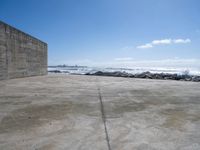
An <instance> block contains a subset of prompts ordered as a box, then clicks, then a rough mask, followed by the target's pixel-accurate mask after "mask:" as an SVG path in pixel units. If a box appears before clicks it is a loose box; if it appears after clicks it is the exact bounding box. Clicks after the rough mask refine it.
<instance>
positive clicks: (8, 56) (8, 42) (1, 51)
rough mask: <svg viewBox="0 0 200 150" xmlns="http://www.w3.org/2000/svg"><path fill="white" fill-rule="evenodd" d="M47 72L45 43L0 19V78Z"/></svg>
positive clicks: (36, 74)
mask: <svg viewBox="0 0 200 150" xmlns="http://www.w3.org/2000/svg"><path fill="white" fill-rule="evenodd" d="M46 74H47V44H46V43H44V42H42V41H40V40H38V39H36V38H34V37H32V36H30V35H28V34H26V33H24V32H22V31H20V30H18V29H16V28H14V27H12V26H10V25H8V24H6V23H4V22H2V21H0V80H3V79H11V78H20V77H28V76H38V75H46Z"/></svg>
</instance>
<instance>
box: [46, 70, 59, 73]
mask: <svg viewBox="0 0 200 150" xmlns="http://www.w3.org/2000/svg"><path fill="white" fill-rule="evenodd" d="M48 72H51V73H61V71H60V70H49V71H48Z"/></svg>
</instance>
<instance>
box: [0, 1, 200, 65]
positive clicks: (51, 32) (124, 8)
mask: <svg viewBox="0 0 200 150" xmlns="http://www.w3.org/2000/svg"><path fill="white" fill-rule="evenodd" d="M0 20H2V21H4V22H6V23H8V24H10V25H12V26H15V27H17V28H19V29H21V30H23V31H25V32H27V33H29V34H31V35H33V36H35V37H37V38H39V39H41V40H43V41H45V42H47V43H48V47H49V51H48V58H49V65H56V64H79V65H99V64H100V65H105V66H106V65H108V66H109V65H119V66H120V65H122V66H129V65H130V66H131V65H132V66H134V65H135V66H137V65H138V66H140V64H143V65H144V64H146V65H147V64H151V65H155V66H156V64H163V65H164V64H177V65H181V66H184V65H185V66H186V67H190V66H197V67H199V65H197V64H198V63H199V64H200V61H199V60H200V1H199V0H1V4H0ZM161 62H162V63H161ZM144 66H145V65H144ZM158 66H159V65H158ZM199 68H200V67H199Z"/></svg>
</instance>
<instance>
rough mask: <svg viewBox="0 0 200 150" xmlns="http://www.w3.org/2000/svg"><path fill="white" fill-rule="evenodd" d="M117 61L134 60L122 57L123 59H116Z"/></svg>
mask: <svg viewBox="0 0 200 150" xmlns="http://www.w3.org/2000/svg"><path fill="white" fill-rule="evenodd" d="M114 60H115V61H131V60H133V58H131V57H122V58H115V59H114Z"/></svg>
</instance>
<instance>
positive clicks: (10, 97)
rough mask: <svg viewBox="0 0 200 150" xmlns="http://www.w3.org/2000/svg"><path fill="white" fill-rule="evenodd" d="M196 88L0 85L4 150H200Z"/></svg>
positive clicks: (49, 80) (33, 80)
mask: <svg viewBox="0 0 200 150" xmlns="http://www.w3.org/2000/svg"><path fill="white" fill-rule="evenodd" d="M199 91H200V83H194V82H184V81H165V80H148V79H128V78H115V77H96V76H76V75H74V76H73V75H48V76H39V77H30V78H23V79H12V80H3V81H0V149H2V150H4V149H5V150H67V149H70V150H133V149H134V150H199V149H200V132H199V131H200V92H199Z"/></svg>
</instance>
